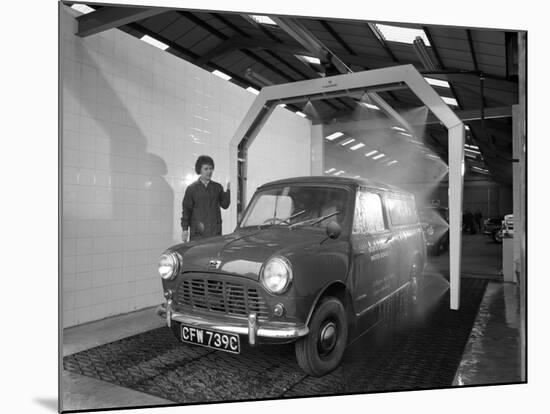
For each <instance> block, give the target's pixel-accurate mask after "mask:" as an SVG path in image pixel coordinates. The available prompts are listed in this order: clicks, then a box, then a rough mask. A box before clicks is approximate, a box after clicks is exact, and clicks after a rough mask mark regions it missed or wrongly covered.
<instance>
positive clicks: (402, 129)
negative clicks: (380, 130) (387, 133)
mask: <svg viewBox="0 0 550 414" xmlns="http://www.w3.org/2000/svg"><path fill="white" fill-rule="evenodd" d="M391 129H394V130H396V131H402V132H407V130H406V129H405V128H401V127H398V126H392V127H391Z"/></svg>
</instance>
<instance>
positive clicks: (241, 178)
mask: <svg viewBox="0 0 550 414" xmlns="http://www.w3.org/2000/svg"><path fill="white" fill-rule="evenodd" d="M392 88H409V90H410V91H412V92H413V93H414V94H415V95H416V96H417V97H418V98H419V99H420V101H421V102H422V103H423V104H424V105H425V107H426V108H427V109H428V110H429V111H431V112H432V113H433V115H434V116H435V117H436V118H437V119H438V120H439V122H440V123H441V124H442V125H443V126H444V127H445V128H446V129H447V134H448V149H449V161H448V165H449V253H450V262H449V263H450V307H451V309H454V310H458V309H459V307H460V271H461V249H462V247H461V246H462V231H461V224H462V194H463V163H464V124H463V123H462V121H461V120H460V119H459V117H458V116H457V115H456V114H455V113H454V111H453V110H452V109H450V108H449V106H448V105H447V104H446V103H445V102H444V101H443V100H442V98H441V97H440V96H439V95H438V94H437V93H436V92H435V91H434V89H433V88H432V87H431V86H430V85H429V84H428V82H427V81H426V80H425V79H424V77H423V76H422V75H421V74H420V73H419V72H418V71H417V70H416V69H415V68H414V66H412V65H403V66H394V67H390V68H383V69H375V70H369V71H363V72H355V73H347V74H342V75H336V76H329V77H323V78H319V79H311V80H304V81H299V82H292V83H286V84H280V85H273V86H267V87H264V88H262V90H261V91H260V93H259V94H258V95H257V96H256V99H255V100H254V102H253V103H252V105H251V107H250V109H249V110H248V112H247V113H246V115H245V117H244V119H243V120H242V122H241V123H240V125H239V127H238V128H237V130H236V132H235V134H234V135H233V138H232V139H231V142H230V145H229V161H230V166H229V173H230V180H231V182H235V183H237V191H233V192H232V194H231V206H232V207H231V209H232V210H231V215H230V225H231V228H234V227H235V226H236V225H237V219H238V215H239V214H240V213H241V212H242V210H243V209H244V207H245V206H244V203H245V200H246V179H247V161H248V149H249V148H250V147H251V145H252V144H253V143H254V139H255V138H256V136H257V135H258V133H259V131H260V130H261V128H262V127H263V125H264V124H265V122H266V121H267V119H268V118H269V116H270V115H271V113H272V112H273V110H274V109H275V108H276V107H277V106H278V105H281V104H291V103H293V102H298V101H304V100H308V101H313V100H317V99H327V98H332V97H338V96H347V95H351V94H354V93H365V94H367V95H368V96H369V98H370V99H372V100H373V101H374V102H376V103H377V104H378V105H379V106H380V108H381V109H382V110H384V111H385V112H386V114H387V115H388V116H390V117H391V118H393V119H394V120H395V121H396V122H398V123H399V124H400V125H401V126H402V127H403V128H406V129H410V125H408V122H407V121H406V120H405V119H404V118H402V117H401V116H400V115H399V114H398V113H397V112H396V111H395V110H394V109H393V108H391V107H390V106H389V105H388V104H387V103H386V102H385V101H384V100H383V99H381V98H380V97H379V95H378V92H381V91H384V90H390V89H392Z"/></svg>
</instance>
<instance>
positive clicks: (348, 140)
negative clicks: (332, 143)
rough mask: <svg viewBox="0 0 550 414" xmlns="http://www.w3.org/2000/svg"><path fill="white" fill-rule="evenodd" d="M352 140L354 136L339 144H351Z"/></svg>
mask: <svg viewBox="0 0 550 414" xmlns="http://www.w3.org/2000/svg"><path fill="white" fill-rule="evenodd" d="M353 141H355V138H350V139H347V140H345V141H344V142H342V143H341V144H340V145H342V146H343V147H345V146H346V145H348V144H351V143H352V142H353Z"/></svg>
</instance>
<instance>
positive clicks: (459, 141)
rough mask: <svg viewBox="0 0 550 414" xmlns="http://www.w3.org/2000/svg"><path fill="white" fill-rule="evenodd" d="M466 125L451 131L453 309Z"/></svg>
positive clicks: (456, 303)
mask: <svg viewBox="0 0 550 414" xmlns="http://www.w3.org/2000/svg"><path fill="white" fill-rule="evenodd" d="M463 168H464V125H463V124H462V123H460V124H458V125H456V126H454V127H452V128H450V129H449V206H452V207H453V208H450V209H449V243H450V246H451V247H452V248H451V249H449V256H450V261H449V268H450V282H451V309H458V308H459V307H460V272H461V260H460V259H461V257H462V195H463V191H462V190H463V186H464V176H463V173H462V171H463Z"/></svg>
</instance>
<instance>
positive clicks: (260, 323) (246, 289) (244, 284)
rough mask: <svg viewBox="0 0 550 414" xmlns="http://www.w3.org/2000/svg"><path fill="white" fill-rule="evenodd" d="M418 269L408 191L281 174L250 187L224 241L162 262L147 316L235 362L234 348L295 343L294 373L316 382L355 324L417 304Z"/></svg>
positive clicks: (181, 250) (420, 253)
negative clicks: (157, 301)
mask: <svg viewBox="0 0 550 414" xmlns="http://www.w3.org/2000/svg"><path fill="white" fill-rule="evenodd" d="M425 262H426V246H425V243H424V238H423V235H422V227H421V225H420V222H419V220H418V214H417V211H416V205H415V199H414V196H413V195H412V194H410V193H407V192H405V191H402V190H400V189H398V188H396V187H393V186H389V185H385V184H382V183H376V182H372V181H370V180H360V179H352V178H345V177H326V176H317V177H311V176H309V177H296V178H288V179H283V180H278V181H273V182H270V183H267V184H264V185H262V186H260V187H258V189H257V190H256V192H255V193H254V195H253V197H252V199H251V200H250V203H249V204H248V206H247V207H246V209H245V211H244V213H243V217H242V220H241V221H240V223H239V224H238V225H237V227H236V228H235V230H234V232H233V233H231V234H227V235H221V236H215V237H209V238H205V239H198V240H194V241H191V242H187V243H180V244H177V245H174V246H172V247H170V248H168V249H167V250H166V251H165V252H164V253H163V254H162V255H161V257H160V260H159V264H158V270H159V275H160V277H161V280H162V287H163V291H164V298H165V302H164V303H163V304H162V305H160V306H159V307H158V308H157V313H158V315H159V316H161V317H162V318H163V319H164V320H165V321H166V324H167V325H168V326H169V327H171V329H172V330H173V332H174V334H175V336H176V337H177V339H178V340H179V341H181V342H184V343H186V344H194V345H200V346H205V347H209V348H212V349H215V350H221V351H226V352H231V353H235V354H238V353H240V351H241V343H242V342H243V341H246V342H248V344H249V345H251V346H254V345H256V344H258V343H270V344H280V343H294V348H295V354H296V359H297V361H298V365H299V366H300V367H301V368H302V369H303V370H304V371H305V372H306V373H308V374H309V375H314V376H321V375H324V374H326V373H328V372H330V371H332V370H334V369H335V368H336V367H337V366H338V365H339V364H340V361H341V359H342V356H343V354H344V350H345V348H346V345H347V344H348V343H349V340H348V339H349V337H348V329H351V328H352V327H354V326H358V323H359V320H361V326H362V327H364V328H365V329H369V328H370V327H373V326H375V325H377V324H378V323H379V322H381V321H383V320H386V319H387V318H388V317H393V315H390V312H389V309H392V312H394V311H393V309H395V307H394V306H395V305H396V304H399V303H404V302H406V303H408V304H409V305H414V304H415V303H417V295H418V294H419V279H420V277H421V275H422V272H423V270H424V266H425ZM407 308H408V306H407V307H403V308H402V309H403V311H404V312H405V311H406V309H407ZM350 336H351V335H350Z"/></svg>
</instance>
